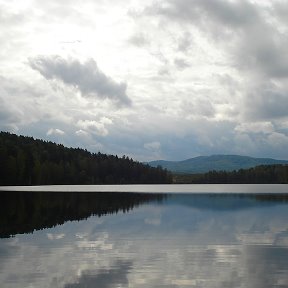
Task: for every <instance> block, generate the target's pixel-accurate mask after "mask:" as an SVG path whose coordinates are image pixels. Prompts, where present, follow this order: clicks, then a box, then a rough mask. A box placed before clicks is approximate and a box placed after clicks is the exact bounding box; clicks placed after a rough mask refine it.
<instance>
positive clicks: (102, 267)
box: [0, 185, 288, 288]
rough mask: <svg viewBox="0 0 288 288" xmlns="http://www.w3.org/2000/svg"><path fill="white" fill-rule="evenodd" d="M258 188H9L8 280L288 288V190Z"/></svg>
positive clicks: (1, 256) (6, 283) (0, 276)
mask: <svg viewBox="0 0 288 288" xmlns="http://www.w3.org/2000/svg"><path fill="white" fill-rule="evenodd" d="M256 186H257V185H256ZM256 186H254V188H253V189H254V190H253V191H250V192H254V193H249V194H248V193H247V191H246V190H247V189H246V188H247V187H246V188H245V187H244V188H243V190H242V192H245V193H241V191H240V192H239V193H234V194H229V193H219V191H218V190H217V191H212V190H213V189H212V188H211V187H212V186H209V187H210V188H209V189H208V188H207V190H209V191H205V192H207V193H203V192H202V193H200V192H201V191H199V193H197V191H192V192H194V194H188V193H169V194H165V193H157V194H156V193H154V194H153V193H151V191H149V192H150V193H124V192H118V193H113V192H105V193H99V192H98V193H95V192H94V193H91V192H89V193H85V192H81V193H77V192H73V193H72V192H70V193H67V192H65V193H62V192H57V193H55V192H53V193H50V192H37V193H35V192H13V191H9V192H4V191H1V192H0V195H1V199H2V201H1V204H0V206H1V207H0V237H1V239H0V287H4V288H5V287H13V288H14V287H40V288H41V287H64V288H72V287H73V288H76V287H77V288H81V287H82V288H83V287H86V288H90V287H91V288H92V287H93V288H94V287H100V288H101V287H103V288H106V287H109V288H110V287H111V288H114V287H145V288H146V287H171V288H172V287H173V288H174V287H205V288H206V287H221V288H222V287H251V288H252V287H253V288H258V287H259V288H260V287H261V288H266V287H267V288H268V287H269V288H270V287H288V193H287V194H285V192H287V191H285V189H284V188H283V187H285V186H281V187H282V188H281V189H282V190H283V189H284V191H282V190H280V191H278V190H277V187H278V186H274V187H272V186H270V188H269V189H268V190H267V189H266V190H265V191H264V190H263V193H261V191H258V190H261V187H260V186H258V188H257V189H258V190H257V189H256ZM239 187H240V186H238V188H237V189H240V188H239ZM226 188H227V187H226ZM266 188H267V186H266ZM286 188H287V186H286ZM217 189H218V188H217ZM245 189H246V190H245ZM255 189H256V190H257V191H256V192H255ZM271 189H272V190H271ZM227 190H229V189H228V188H227ZM231 190H232V189H231ZM240 190H241V189H240ZM270 190H271V191H270ZM146 192H147V191H146ZM155 192H157V190H156V191H155ZM158 192H159V191H158ZM162 192H165V191H162ZM168 192H171V191H168ZM174 192H177V191H174ZM186 192H187V191H186ZM208 192H210V193H208ZM215 192H218V193H217V194H215ZM224 192H227V191H226V190H225V191H224ZM232 192H233V191H232ZM234 192H235V191H234ZM236 192H237V191H236Z"/></svg>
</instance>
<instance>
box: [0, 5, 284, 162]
mask: <svg viewBox="0 0 288 288" xmlns="http://www.w3.org/2000/svg"><path fill="white" fill-rule="evenodd" d="M0 6H1V8H2V9H1V15H0V21H1V23H2V24H3V25H2V27H3V28H2V29H1V31H0V39H2V41H1V44H0V45H1V50H0V51H1V53H0V61H1V64H2V65H1V66H0V76H1V77H0V84H1V86H0V87H1V88H0V89H1V95H0V101H1V105H0V127H1V129H2V130H5V131H11V132H17V133H19V134H21V133H22V134H25V135H31V136H34V137H40V138H44V139H49V140H53V141H57V142H62V143H63V144H65V145H68V146H76V147H78V146H80V147H84V148H87V149H88V150H91V151H93V152H94V151H96V152H97V151H98V150H99V149H101V150H102V151H103V152H106V153H113V154H120V155H121V154H125V155H129V156H131V157H134V158H136V159H138V160H143V161H147V160H152V159H156V158H164V159H169V160H173V159H174V160H180V159H185V158H189V157H193V156H197V155H207V154H219V153H220V154H246V155H251V156H261V157H274V158H285V159H287V157H288V155H287V151H286V150H287V149H286V147H287V144H288V113H287V109H286V107H288V96H287V93H288V69H287V67H288V57H287V55H286V54H287V53H286V51H285V49H286V47H287V44H288V43H287V42H288V40H287V39H288V38H287V35H288V21H287V19H286V14H285V11H288V4H287V3H285V2H283V1H273V2H269V1H258V0H257V1H250V0H244V1H239V0H235V1H228V0H191V1H190V0H160V1H154V0H151V1H148V2H145V5H143V3H142V2H141V1H138V0H137V1H117V4H116V3H113V2H112V1H98V2H97V3H95V2H93V1H90V0H88V1H85V3H82V2H81V1H80V2H79V1H76V0H75V1H69V3H65V4H64V3H60V4H59V2H57V1H56V0H55V1H54V0H53V1H49V3H40V2H38V1H35V2H25V3H24V2H23V4H21V5H16V4H15V3H13V2H9V3H7V1H6V2H5V1H1V0H0ZM64 16H65V17H64ZM31 68H32V69H31ZM132 104H133V105H132ZM59 131H62V132H63V133H62V132H61V133H59Z"/></svg>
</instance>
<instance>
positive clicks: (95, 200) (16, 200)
mask: <svg viewBox="0 0 288 288" xmlns="http://www.w3.org/2000/svg"><path fill="white" fill-rule="evenodd" d="M166 197H167V196H166V195H164V194H151V193H149V194H147V193H112V192H105V193H101V192H100V193H89V192H78V193H77V192H74V193H67V192H57V193H55V192H37V193H35V192H13V191H9V192H3V191H2V192H1V204H0V238H7V237H11V236H13V235H15V234H22V233H32V232H33V231H35V230H40V229H44V228H50V227H54V226H56V225H60V224H63V223H64V222H66V221H73V220H78V221H80V220H82V219H86V218H88V217H90V216H92V215H95V216H98V217H101V216H104V215H107V214H114V213H115V214H116V213H118V212H124V213H125V212H128V211H130V210H132V209H134V208H135V207H138V206H140V205H142V204H144V203H148V202H151V201H157V202H161V201H162V200H164V199H166Z"/></svg>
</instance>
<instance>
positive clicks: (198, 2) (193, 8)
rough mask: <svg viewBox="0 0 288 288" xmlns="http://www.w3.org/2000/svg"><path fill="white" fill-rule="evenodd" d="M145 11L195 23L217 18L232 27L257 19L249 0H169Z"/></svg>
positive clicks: (247, 23)
mask: <svg viewBox="0 0 288 288" xmlns="http://www.w3.org/2000/svg"><path fill="white" fill-rule="evenodd" d="M145 13H146V14H150V15H157V14H158V15H163V16H166V17H169V18H173V19H174V20H177V21H184V22H187V21H188V22H194V23H197V22H200V21H208V22H210V21H215V20H216V21H220V22H222V23H223V24H225V25H227V26H230V27H239V26H241V25H243V24H245V25H249V24H250V23H251V22H254V21H256V19H257V10H256V9H255V8H254V6H253V5H252V4H251V3H249V2H248V1H233V2H232V1H227V0H192V1H191V0H167V1H164V2H162V5H161V4H159V3H158V2H157V4H154V5H152V6H150V7H148V8H147V9H146V10H145ZM203 24H204V23H203ZM206 24H207V23H206Z"/></svg>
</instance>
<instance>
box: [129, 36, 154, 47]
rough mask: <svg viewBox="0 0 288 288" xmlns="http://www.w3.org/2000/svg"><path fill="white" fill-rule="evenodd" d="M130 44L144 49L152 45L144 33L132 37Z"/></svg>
mask: <svg viewBox="0 0 288 288" xmlns="http://www.w3.org/2000/svg"><path fill="white" fill-rule="evenodd" d="M129 43H131V44H133V45H135V46H138V47H143V46H147V45H149V44H150V41H149V40H148V38H147V36H146V35H145V34H143V33H136V34H134V35H132V36H131V37H130V39H129Z"/></svg>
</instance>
